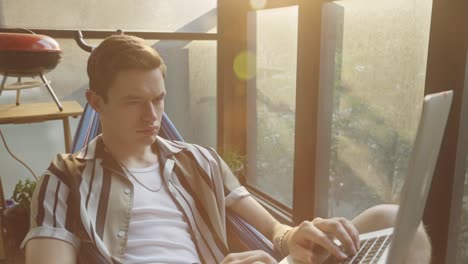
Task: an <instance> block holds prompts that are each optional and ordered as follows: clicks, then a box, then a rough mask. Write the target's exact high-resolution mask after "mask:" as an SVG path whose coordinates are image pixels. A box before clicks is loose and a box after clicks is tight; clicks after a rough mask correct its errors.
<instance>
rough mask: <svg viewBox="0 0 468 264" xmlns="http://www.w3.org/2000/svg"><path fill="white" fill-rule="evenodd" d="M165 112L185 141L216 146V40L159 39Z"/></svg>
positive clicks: (157, 46)
mask: <svg viewBox="0 0 468 264" xmlns="http://www.w3.org/2000/svg"><path fill="white" fill-rule="evenodd" d="M154 46H155V47H156V49H157V50H158V51H159V52H160V53H161V56H162V57H163V58H164V60H165V62H166V64H167V77H166V90H167V98H166V102H165V109H166V113H167V114H168V115H169V117H170V118H171V120H172V122H173V123H174V125H175V127H176V128H177V130H178V131H179V133H180V134H181V135H182V137H183V138H184V140H185V141H187V142H191V143H196V144H199V145H203V146H211V147H214V148H216V140H217V137H216V126H217V125H216V124H217V122H216V116H217V115H216V72H217V71H216V65H217V64H216V58H217V56H216V50H217V48H216V47H217V45H216V41H159V42H157V43H156V44H155V45H154Z"/></svg>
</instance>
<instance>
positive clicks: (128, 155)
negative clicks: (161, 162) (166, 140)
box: [102, 135, 158, 168]
mask: <svg viewBox="0 0 468 264" xmlns="http://www.w3.org/2000/svg"><path fill="white" fill-rule="evenodd" d="M102 139H103V141H104V145H105V146H106V148H107V149H108V151H109V152H110V153H111V154H112V156H113V157H114V158H115V159H116V160H117V161H119V162H121V163H122V164H123V165H125V166H126V167H127V168H145V167H149V166H151V165H154V164H156V163H158V155H157V153H156V152H155V151H153V148H152V146H151V145H149V146H138V145H132V146H128V145H126V144H122V142H115V141H113V140H112V139H109V138H107V137H105V136H104V135H103V136H102Z"/></svg>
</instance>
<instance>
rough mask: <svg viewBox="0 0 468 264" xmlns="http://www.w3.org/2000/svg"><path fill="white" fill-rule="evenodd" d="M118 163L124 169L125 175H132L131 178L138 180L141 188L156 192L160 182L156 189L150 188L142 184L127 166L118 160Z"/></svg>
mask: <svg viewBox="0 0 468 264" xmlns="http://www.w3.org/2000/svg"><path fill="white" fill-rule="evenodd" d="M119 163H120V166H122V167H123V168H124V170H125V172H126V174H127V176H128V175H130V176H132V178H133V179H135V181H136V182H138V183H139V184H140V185H141V186H142V187H143V188H145V189H146V190H148V191H150V192H157V191H159V190H160V189H161V186H162V183H161V185H159V187H157V188H156V189H151V188H149V187H148V186H146V185H144V184H143V183H142V182H141V181H140V180H138V178H137V177H136V176H135V175H133V173H132V172H131V171H130V170H129V169H128V168H127V166H125V165H124V164H123V163H122V162H120V161H119Z"/></svg>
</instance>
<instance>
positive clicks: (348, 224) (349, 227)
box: [337, 217, 361, 250]
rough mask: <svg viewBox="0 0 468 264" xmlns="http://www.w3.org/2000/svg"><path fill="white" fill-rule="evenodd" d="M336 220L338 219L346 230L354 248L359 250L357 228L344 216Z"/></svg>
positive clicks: (359, 243)
mask: <svg viewBox="0 0 468 264" xmlns="http://www.w3.org/2000/svg"><path fill="white" fill-rule="evenodd" d="M337 220H338V221H340V222H341V224H342V225H343V227H344V228H345V229H346V230H347V231H348V234H349V235H350V236H351V239H352V240H353V243H354V247H355V248H356V250H359V248H360V247H361V242H360V239H359V231H358V230H357V228H356V227H355V226H354V224H353V223H352V222H351V221H349V220H348V219H346V218H342V217H340V218H338V219H337Z"/></svg>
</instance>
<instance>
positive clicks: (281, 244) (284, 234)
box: [278, 229, 291, 256]
mask: <svg viewBox="0 0 468 264" xmlns="http://www.w3.org/2000/svg"><path fill="white" fill-rule="evenodd" d="M289 231H291V229H288V230H286V232H284V233H283V234H282V235H281V237H280V239H279V243H278V245H279V251H280V253H281V255H283V256H286V255H288V254H287V253H285V251H284V249H283V240H284V238H285V237H286V235H287V234H288V233H289Z"/></svg>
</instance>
